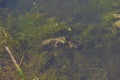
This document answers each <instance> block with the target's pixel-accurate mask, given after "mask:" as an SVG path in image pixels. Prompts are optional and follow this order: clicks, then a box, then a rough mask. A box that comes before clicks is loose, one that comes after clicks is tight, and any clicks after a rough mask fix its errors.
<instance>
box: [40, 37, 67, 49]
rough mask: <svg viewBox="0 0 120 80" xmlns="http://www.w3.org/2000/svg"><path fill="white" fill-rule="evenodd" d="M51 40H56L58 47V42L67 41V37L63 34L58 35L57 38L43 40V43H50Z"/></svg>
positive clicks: (63, 42)
mask: <svg viewBox="0 0 120 80" xmlns="http://www.w3.org/2000/svg"><path fill="white" fill-rule="evenodd" d="M51 42H55V45H54V46H55V48H56V47H57V46H58V43H62V44H65V43H66V42H67V41H66V38H65V37H64V36H62V37H57V38H50V39H45V40H43V41H42V44H43V45H48V44H50V43H51Z"/></svg>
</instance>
